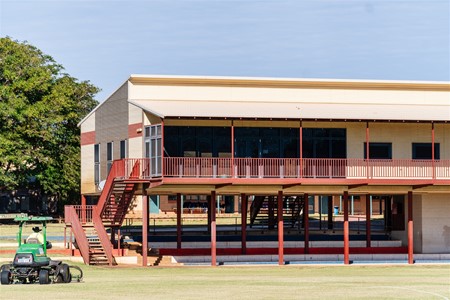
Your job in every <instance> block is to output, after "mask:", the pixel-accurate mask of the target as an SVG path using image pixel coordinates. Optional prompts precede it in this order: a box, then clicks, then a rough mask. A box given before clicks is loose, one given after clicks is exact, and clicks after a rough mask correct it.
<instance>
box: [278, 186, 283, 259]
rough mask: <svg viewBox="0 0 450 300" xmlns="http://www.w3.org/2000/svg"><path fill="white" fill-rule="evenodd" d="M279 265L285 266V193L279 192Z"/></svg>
mask: <svg viewBox="0 0 450 300" xmlns="http://www.w3.org/2000/svg"><path fill="white" fill-rule="evenodd" d="M277 204H278V209H277V215H278V264H279V265H283V264H284V224H283V191H278V199H277Z"/></svg>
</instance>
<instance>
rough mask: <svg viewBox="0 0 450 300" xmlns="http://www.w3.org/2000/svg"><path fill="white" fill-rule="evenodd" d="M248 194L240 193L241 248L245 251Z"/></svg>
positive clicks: (243, 252)
mask: <svg viewBox="0 0 450 300" xmlns="http://www.w3.org/2000/svg"><path fill="white" fill-rule="evenodd" d="M247 201H248V196H247V195H246V194H241V250H242V254H245V253H246V252H247V206H248V204H247V203H248V202H247Z"/></svg>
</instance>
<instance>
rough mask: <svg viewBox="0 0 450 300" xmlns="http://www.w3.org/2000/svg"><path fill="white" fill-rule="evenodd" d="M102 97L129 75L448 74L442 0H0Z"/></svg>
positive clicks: (20, 26) (2, 10) (5, 27)
mask: <svg viewBox="0 0 450 300" xmlns="http://www.w3.org/2000/svg"><path fill="white" fill-rule="evenodd" d="M0 35H1V36H10V37H12V38H13V39H16V40H19V41H24V40H26V41H28V42H29V43H31V44H33V45H35V46H37V47H38V48H40V49H41V50H42V51H44V52H45V53H47V54H49V55H51V56H53V58H54V59H55V60H56V61H57V62H58V63H60V64H62V65H63V66H64V67H65V69H66V72H67V73H69V74H70V75H72V76H74V77H76V78H78V79H80V80H90V81H91V82H92V83H93V84H95V85H97V86H99V87H100V88H101V89H102V92H101V93H99V95H98V96H97V100H99V101H103V100H104V99H105V98H106V97H107V96H108V95H109V94H111V93H112V92H113V91H114V90H115V89H116V88H117V87H118V86H119V85H120V84H121V83H122V82H124V81H125V80H126V79H127V78H128V76H129V75H130V74H163V75H214V76H256V77H295V78H300V77H302V78H336V79H343V78H345V79H380V80H427V81H428V80H432V81H448V80H450V1H449V0H397V1H396V0H377V1H375V0H366V1H364V0H343V1H338V0H308V1H301V0H278V1H277V0H273V1H269V0H267V1H266V0H222V1H219V0H164V1H163V0H159V1H158V0H134V1H133V0H130V1H125V0H124V1H119V0H109V1H106V0H97V1H94V0H92V1H88V0H59V1H57V0H47V1H39V0H35V1H33V0H29V1H22V0H0Z"/></svg>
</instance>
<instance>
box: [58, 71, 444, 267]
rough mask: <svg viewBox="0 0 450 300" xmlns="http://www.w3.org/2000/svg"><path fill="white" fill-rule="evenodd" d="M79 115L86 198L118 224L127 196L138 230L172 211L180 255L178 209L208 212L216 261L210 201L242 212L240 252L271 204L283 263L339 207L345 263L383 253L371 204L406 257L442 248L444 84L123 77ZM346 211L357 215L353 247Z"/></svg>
mask: <svg viewBox="0 0 450 300" xmlns="http://www.w3.org/2000/svg"><path fill="white" fill-rule="evenodd" d="M79 126H80V128H81V192H82V199H83V200H82V204H83V206H86V204H88V205H96V206H94V208H93V209H94V210H93V212H92V214H93V215H96V214H97V215H98V216H99V218H100V219H97V220H103V221H102V222H103V224H104V226H107V227H111V228H113V229H114V228H117V227H118V226H120V225H121V223H122V222H123V218H124V216H125V214H126V212H127V210H128V209H129V207H130V203H131V202H132V201H133V200H134V202H133V203H134V205H136V207H135V208H134V211H135V212H137V213H138V214H139V212H142V214H141V215H142V218H143V224H144V225H143V230H144V232H146V231H147V230H148V228H147V224H148V216H149V211H151V212H154V213H158V212H159V211H170V212H176V213H177V218H178V226H177V240H176V249H174V253H178V254H182V253H183V251H182V250H183V246H182V242H183V241H182V228H181V224H180V216H181V212H182V211H183V207H184V208H185V209H186V208H189V209H193V210H195V209H198V210H199V211H203V212H206V211H207V212H208V216H209V217H208V226H209V230H210V232H211V242H210V244H209V245H210V249H208V251H210V252H208V253H211V259H212V263H213V264H214V265H215V263H216V261H215V260H216V253H217V248H216V238H217V237H216V227H215V212H216V210H217V209H220V211H222V212H240V213H241V214H242V218H241V221H242V222H241V223H242V225H241V234H242V238H241V241H240V244H239V247H238V248H239V249H238V250H236V251H237V252H239V253H247V254H249V253H250V254H251V253H255V252H252V250H251V249H250V248H248V247H247V245H248V243H247V240H246V236H247V226H248V225H250V224H248V223H252V222H254V220H255V218H256V216H257V214H258V213H259V212H260V211H261V209H267V210H268V213H267V214H268V217H267V218H268V222H269V225H268V226H269V227H270V226H271V227H272V229H273V228H277V230H278V248H277V250H276V254H278V257H279V262H280V263H283V255H284V251H287V252H286V253H303V254H307V253H321V252H320V251H319V250H317V251H315V250H314V248H315V247H314V245H313V243H312V241H311V240H310V233H309V229H310V228H311V226H314V225H313V223H311V222H313V218H310V215H312V214H317V213H319V214H320V215H322V214H323V215H324V216H325V218H326V219H327V222H328V225H327V226H330V220H332V218H333V217H332V215H333V214H334V215H336V214H337V215H338V216H339V217H341V220H342V232H343V242H344V244H343V247H341V248H340V249H341V250H339V251H343V254H344V261H345V262H347V263H348V261H349V253H350V254H351V253H377V249H375V246H374V245H375V240H373V234H372V231H373V224H371V220H372V218H371V217H372V216H373V214H378V215H380V216H381V218H382V222H383V224H384V225H383V226H384V229H388V230H389V234H390V237H391V238H393V239H397V240H399V241H401V243H402V246H404V247H405V249H407V253H408V259H409V262H410V263H412V261H413V253H414V252H415V253H450V84H449V83H448V82H410V81H368V80H312V79H278V78H239V77H196V76H153V75H131V76H130V77H129V78H128V79H127V80H126V81H125V82H124V83H123V84H122V85H121V86H120V87H119V88H118V89H117V90H116V91H115V92H114V93H113V94H112V95H111V96H110V97H108V98H107V99H106V100H105V101H104V102H102V103H101V104H100V105H98V107H97V108H95V109H94V110H93V111H92V112H91V113H90V114H89V115H87V116H86V117H85V118H84V119H83V120H82V121H81V122H80V124H79ZM108 175H109V177H108ZM250 203H252V206H251V207H250ZM336 210H337V211H336ZM66 213H67V211H66ZM84 214H85V213H84ZM287 214H289V216H291V215H292V218H294V219H295V220H297V221H298V223H301V228H302V230H301V236H302V238H301V241H302V242H301V244H300V246H298V245H297V250H288V249H287V248H286V249H285V243H284V237H283V236H284V233H283V228H284V225H286V223H287V219H286V216H287ZM78 215H80V212H79V211H78ZM349 215H350V216H352V215H360V216H362V217H365V219H364V223H362V224H363V228H362V230H363V231H365V241H364V245H362V246H361V247H360V248H361V249H359V250H355V249H353V247H352V246H351V245H350V241H349V239H350V238H349V236H350V235H351V231H352V228H351V227H349ZM66 217H67V215H66ZM74 219H75V217H74V218H73V220H74ZM70 220H72V219H70ZM295 220H294V221H293V223H295V222H296V221H295ZM320 221H322V219H320ZM350 221H351V217H350ZM358 226H359V225H358ZM329 228H330V227H329ZM74 230H75V229H74ZM359 230H360V229H359V228H358V231H359ZM113 232H114V230H113ZM79 239H80V238H78V237H77V242H78V244H80V242H79V241H78V240H79ZM143 242H144V249H145V248H146V247H147V246H148V240H147V235H146V234H144V235H143ZM352 249H353V250H352ZM363 249H364V250H363ZM378 250H379V249H378ZM296 251H297V252H296ZM379 251H381V252H378V253H383V251H385V252H386V251H388V250H386V249H385V250H379ZM169 252H170V251H169ZM222 252H223V253H226V251H225V250H224V251H222ZM145 253H146V251H145ZM189 253H192V251H191V252H189Z"/></svg>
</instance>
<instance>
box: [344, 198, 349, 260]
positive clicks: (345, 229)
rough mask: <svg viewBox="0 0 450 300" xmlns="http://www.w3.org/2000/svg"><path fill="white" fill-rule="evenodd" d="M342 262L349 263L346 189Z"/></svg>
mask: <svg viewBox="0 0 450 300" xmlns="http://www.w3.org/2000/svg"><path fill="white" fill-rule="evenodd" d="M343 200H344V264H346V265H348V264H350V241H349V227H348V191H345V192H344V199H343Z"/></svg>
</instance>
